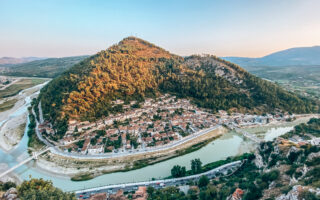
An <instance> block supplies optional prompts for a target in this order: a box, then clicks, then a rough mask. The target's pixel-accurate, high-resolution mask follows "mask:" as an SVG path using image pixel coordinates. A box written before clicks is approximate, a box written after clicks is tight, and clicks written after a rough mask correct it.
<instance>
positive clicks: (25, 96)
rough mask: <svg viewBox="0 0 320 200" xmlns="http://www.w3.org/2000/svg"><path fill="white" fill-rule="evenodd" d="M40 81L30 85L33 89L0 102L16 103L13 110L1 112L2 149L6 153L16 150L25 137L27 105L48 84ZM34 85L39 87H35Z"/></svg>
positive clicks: (0, 134)
mask: <svg viewBox="0 0 320 200" xmlns="http://www.w3.org/2000/svg"><path fill="white" fill-rule="evenodd" d="M39 80H41V81H36V82H34V83H32V84H30V86H31V87H29V88H26V89H24V90H22V91H20V90H17V91H19V92H18V93H17V92H15V93H17V94H15V95H14V96H10V97H6V98H2V99H1V100H0V102H5V101H10V100H15V101H16V102H15V104H14V105H13V107H12V108H10V109H8V110H6V111H3V112H0V148H1V149H2V150H3V151H5V152H8V151H10V150H12V149H14V148H15V146H16V145H17V144H19V142H20V140H21V138H22V136H23V133H24V130H25V127H26V121H27V108H26V105H27V104H28V103H29V102H30V100H31V99H32V98H34V97H35V96H36V95H37V93H38V92H39V90H40V88H41V87H42V86H43V85H45V84H46V83H47V82H45V83H43V82H44V80H43V79H39ZM20 84H22V83H20ZM34 84H37V85H35V86H34ZM12 86H15V85H12ZM23 87H25V86H23ZM7 89H8V88H7Z"/></svg>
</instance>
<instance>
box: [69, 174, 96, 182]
mask: <svg viewBox="0 0 320 200" xmlns="http://www.w3.org/2000/svg"><path fill="white" fill-rule="evenodd" d="M93 178H94V176H93V174H91V173H85V174H77V175H75V176H73V177H71V180H72V181H87V180H90V179H93Z"/></svg>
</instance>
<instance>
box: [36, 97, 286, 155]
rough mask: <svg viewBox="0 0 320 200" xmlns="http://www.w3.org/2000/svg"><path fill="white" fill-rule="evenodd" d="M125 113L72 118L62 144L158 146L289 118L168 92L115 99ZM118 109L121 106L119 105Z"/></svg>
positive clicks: (82, 148)
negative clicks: (200, 103) (203, 103)
mask: <svg viewBox="0 0 320 200" xmlns="http://www.w3.org/2000/svg"><path fill="white" fill-rule="evenodd" d="M112 103H113V106H115V107H120V110H123V112H122V113H118V114H111V115H109V116H108V117H106V118H104V119H100V120H99V121H96V122H89V121H83V122H79V121H76V120H69V124H68V131H67V132H66V134H65V136H64V137H63V139H61V140H60V141H59V142H60V146H63V147H64V149H63V150H64V151H66V152H70V153H79V154H87V155H100V154H105V153H110V152H113V153H118V152H128V153H130V152H132V151H134V150H135V151H138V150H139V149H146V148H149V149H150V148H153V147H154V148H157V147H160V146H163V145H167V144H169V143H170V144H172V143H174V142H178V141H179V140H181V139H182V138H184V137H186V136H190V135H194V134H195V135H196V134H197V133H198V132H199V131H201V130H203V129H207V128H210V127H214V126H217V125H228V126H232V127H243V126H250V125H257V124H267V123H272V122H274V121H284V120H290V119H291V118H292V116H290V115H288V114H286V115H282V114H281V113H280V114H275V115H271V114H266V115H264V116H259V115H250V114H241V113H232V114H230V113H227V112H225V111H222V110H220V111H219V113H218V114H213V113H211V112H210V111H207V110H205V109H202V108H198V107H197V106H196V105H193V104H192V103H191V102H190V101H189V100H187V99H179V98H177V97H175V96H172V95H169V94H165V95H162V96H160V97H159V98H157V99H151V98H148V99H146V100H145V101H144V102H142V103H138V102H136V101H131V102H129V103H128V104H125V102H124V101H122V100H116V101H113V102H112ZM118 109H119V108H118ZM38 129H39V131H40V133H42V135H43V136H45V137H46V138H50V136H52V135H54V134H55V131H54V129H52V126H51V124H50V123H49V122H47V121H45V122H44V123H42V124H40V125H39V126H38Z"/></svg>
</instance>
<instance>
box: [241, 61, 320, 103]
mask: <svg viewBox="0 0 320 200" xmlns="http://www.w3.org/2000/svg"><path fill="white" fill-rule="evenodd" d="M241 66H242V65H241ZM244 68H245V69H246V70H248V71H249V72H250V73H253V74H255V75H256V76H258V77H261V78H265V79H268V80H271V81H273V82H275V83H276V84H277V85H280V86H281V87H284V88H286V89H287V90H289V91H292V92H295V93H297V94H300V95H302V96H306V97H311V98H314V99H315V100H317V101H319V98H320V84H319V82H320V67H319V65H309V66H304V67H301V66H293V65H289V66H263V67H256V66H246V67H244Z"/></svg>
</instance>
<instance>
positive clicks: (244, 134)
mask: <svg viewBox="0 0 320 200" xmlns="http://www.w3.org/2000/svg"><path fill="white" fill-rule="evenodd" d="M234 130H235V131H236V132H237V133H241V134H242V135H243V136H244V137H246V138H249V139H250V140H252V141H254V142H256V143H260V142H262V141H263V140H262V139H260V138H258V137H257V136H256V135H254V134H251V133H248V132H247V131H244V130H242V129H239V128H235V129H234Z"/></svg>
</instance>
